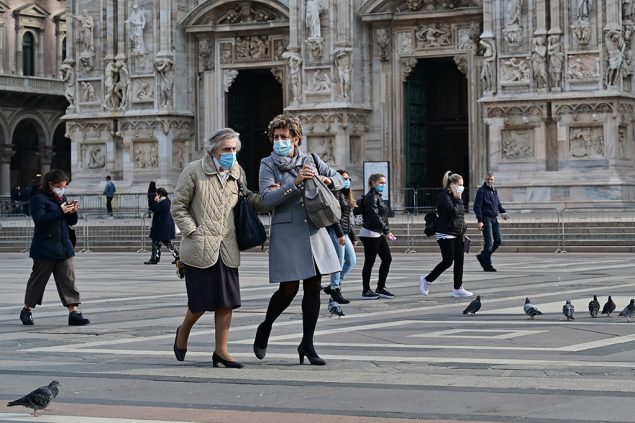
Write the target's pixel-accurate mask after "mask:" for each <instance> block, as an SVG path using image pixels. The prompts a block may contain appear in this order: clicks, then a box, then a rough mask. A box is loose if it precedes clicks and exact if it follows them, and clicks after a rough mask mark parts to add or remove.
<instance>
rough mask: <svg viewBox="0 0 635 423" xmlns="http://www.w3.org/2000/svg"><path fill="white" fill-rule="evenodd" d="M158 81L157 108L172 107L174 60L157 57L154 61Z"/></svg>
mask: <svg viewBox="0 0 635 423" xmlns="http://www.w3.org/2000/svg"><path fill="white" fill-rule="evenodd" d="M154 67H155V68H156V70H157V76H158V79H159V107H168V106H171V105H172V101H173V96H172V91H173V87H174V60H172V58H170V57H157V59H156V60H155V61H154Z"/></svg>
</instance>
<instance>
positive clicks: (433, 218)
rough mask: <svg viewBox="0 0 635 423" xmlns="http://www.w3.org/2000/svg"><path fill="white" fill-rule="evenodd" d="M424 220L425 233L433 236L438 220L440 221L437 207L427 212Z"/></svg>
mask: <svg viewBox="0 0 635 423" xmlns="http://www.w3.org/2000/svg"><path fill="white" fill-rule="evenodd" d="M423 220H424V221H425V222H426V226H425V229H424V230H423V233H424V234H426V236H428V237H431V236H432V235H434V234H435V233H436V231H437V229H436V227H437V222H438V221H439V215H438V214H437V209H436V207H435V208H433V209H432V210H431V211H429V212H428V213H426V214H425V216H423Z"/></svg>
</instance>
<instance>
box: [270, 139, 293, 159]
mask: <svg viewBox="0 0 635 423" xmlns="http://www.w3.org/2000/svg"><path fill="white" fill-rule="evenodd" d="M292 148H293V145H292V144H291V140H280V141H274V142H273V152H274V153H276V154H277V155H278V156H282V157H286V156H288V155H289V153H291V149H292Z"/></svg>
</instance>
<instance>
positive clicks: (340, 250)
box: [329, 228, 357, 289]
mask: <svg viewBox="0 0 635 423" xmlns="http://www.w3.org/2000/svg"><path fill="white" fill-rule="evenodd" d="M329 235H331V240H332V241H333V245H334V246H335V251H336V252H337V258H338V259H339V260H340V266H342V271H341V272H335V273H331V289H338V288H340V286H341V283H342V281H343V280H344V278H345V277H346V275H348V272H350V271H351V269H352V268H353V267H355V264H357V257H356V256H355V248H353V243H352V242H351V239H350V238H349V237H348V235H346V236H345V238H346V245H340V241H339V239H338V238H337V235H335V230H333V229H331V228H329Z"/></svg>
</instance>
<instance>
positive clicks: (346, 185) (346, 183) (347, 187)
mask: <svg viewBox="0 0 635 423" xmlns="http://www.w3.org/2000/svg"><path fill="white" fill-rule="evenodd" d="M350 187H351V181H350V180H349V179H345V180H344V189H349V188H350Z"/></svg>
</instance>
